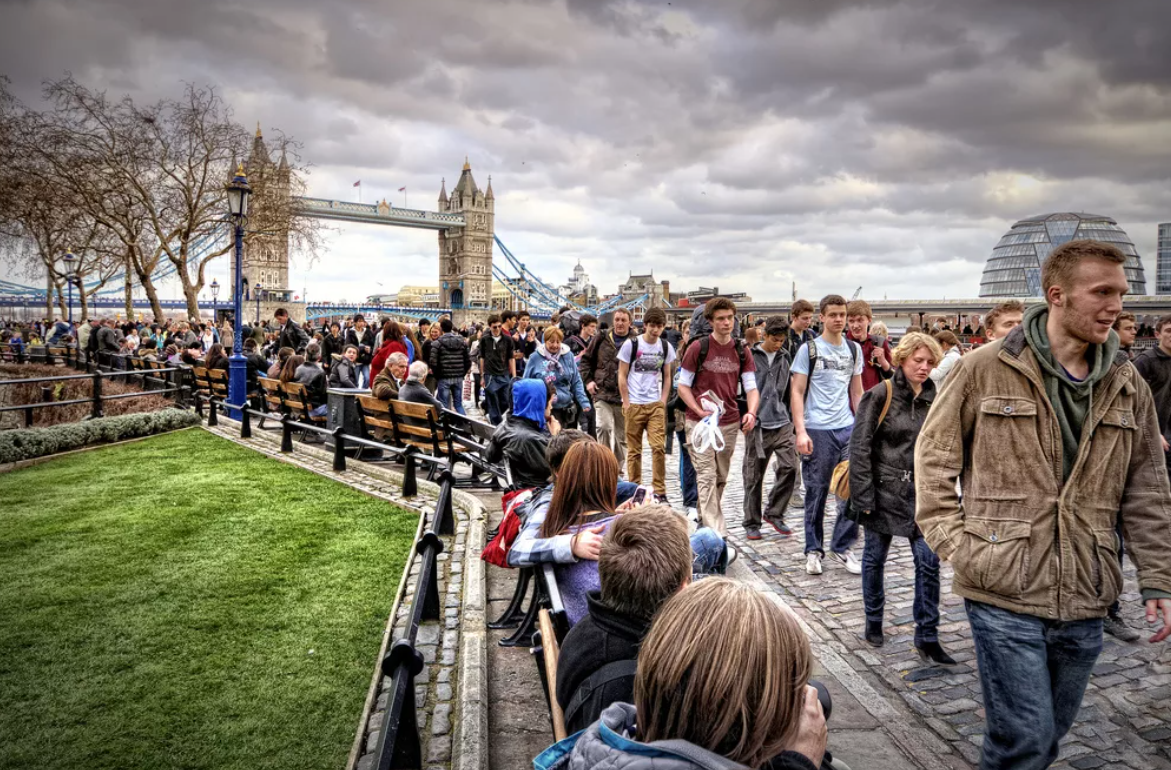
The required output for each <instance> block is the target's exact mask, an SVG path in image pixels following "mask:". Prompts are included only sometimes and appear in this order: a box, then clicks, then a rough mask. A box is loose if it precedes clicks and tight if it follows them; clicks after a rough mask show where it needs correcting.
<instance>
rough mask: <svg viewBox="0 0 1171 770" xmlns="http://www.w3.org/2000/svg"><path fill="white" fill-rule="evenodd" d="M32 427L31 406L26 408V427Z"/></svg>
mask: <svg viewBox="0 0 1171 770" xmlns="http://www.w3.org/2000/svg"><path fill="white" fill-rule="evenodd" d="M32 426H33V408H32V407H31V406H29V407H25V410H24V427H26V428H31V427H32Z"/></svg>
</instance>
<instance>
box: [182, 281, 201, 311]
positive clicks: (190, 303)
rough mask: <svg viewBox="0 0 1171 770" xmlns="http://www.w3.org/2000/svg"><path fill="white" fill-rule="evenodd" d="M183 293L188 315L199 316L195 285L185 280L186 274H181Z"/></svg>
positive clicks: (197, 295)
mask: <svg viewBox="0 0 1171 770" xmlns="http://www.w3.org/2000/svg"><path fill="white" fill-rule="evenodd" d="M183 295H184V296H185V297H186V298H187V315H188V317H190V318H200V315H199V294H198V293H197V292H196V291H195V286H194V285H193V284H192V283H191V281H189V280H187V276H183Z"/></svg>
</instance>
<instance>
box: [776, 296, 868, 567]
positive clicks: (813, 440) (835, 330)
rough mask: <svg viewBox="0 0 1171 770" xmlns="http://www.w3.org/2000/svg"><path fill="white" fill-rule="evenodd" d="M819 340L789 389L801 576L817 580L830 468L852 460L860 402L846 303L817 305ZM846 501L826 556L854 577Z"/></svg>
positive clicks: (801, 356)
mask: <svg viewBox="0 0 1171 770" xmlns="http://www.w3.org/2000/svg"><path fill="white" fill-rule="evenodd" d="M820 310H821V324H822V331H821V336H820V337H818V338H817V339H814V340H810V341H809V342H806V343H805V344H804V345H802V346H801V348H800V349H799V350H798V351H797V355H796V356H795V357H794V358H793V363H792V365H791V367H790V368H791V370H792V378H791V380H792V381H791V383H790V386H789V394H790V396H789V397H790V408H791V409H792V416H793V429H794V431H795V432H796V434H797V451H798V452H800V453H801V454H802V455H803V457H802V460H801V464H802V475H803V476H804V477H805V571H806V572H807V573H809V574H810V575H820V574H821V571H822V565H821V561H822V559H823V558H824V557H825V549H824V548H823V547H822V538H823V536H824V523H825V503H826V500H827V498H828V497H829V482H830V478H831V477H832V475H833V471H834V468H835V467H836V466H837V464H838V463H840V462H842V461H843V460H848V459H850V434H851V433H852V432H853V430H854V411H855V410H856V409H857V408H858V401H859V399H861V398H862V364H863V360H862V348H861V347H860V346H859V345H858V343H856V342H850V341H849V340H847V339H845V338H844V337H843V336H842V333H843V332H844V331H845V329H846V300H845V298H844V297H841V296H839V295H837V294H830V295H829V296H826V297H824V298H822V300H821V307H820ZM847 503H848V501H847V500H838V518H837V521H836V522H834V532H833V539H832V540H831V541H830V550H831V551H832V552H833V555H834V558H836V559H837V560H838V561H840V562H841V563H842V564H844V565H845V567H846V570H847V571H849V572H851V573H852V574H855V575H861V574H862V562H860V561H858V557H856V556H854V552H853V551H852V550H850V546H851V545H853V544H854V541H855V540H857V539H858V525H857V524H856V523H855V522H853V521H850V520H849V519H847V518H846V516H845V513H846V504H847Z"/></svg>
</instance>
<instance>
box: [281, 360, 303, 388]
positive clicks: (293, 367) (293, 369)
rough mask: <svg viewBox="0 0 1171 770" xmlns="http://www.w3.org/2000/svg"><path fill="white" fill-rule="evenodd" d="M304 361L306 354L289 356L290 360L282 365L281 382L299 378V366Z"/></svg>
mask: <svg viewBox="0 0 1171 770" xmlns="http://www.w3.org/2000/svg"><path fill="white" fill-rule="evenodd" d="M303 363H305V356H289V360H288V361H285V365H284V366H282V367H281V377H280V380H281V382H292V381H293V380H295V379H297V367H298V366H300V365H301V364H303Z"/></svg>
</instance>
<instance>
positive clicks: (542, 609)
mask: <svg viewBox="0 0 1171 770" xmlns="http://www.w3.org/2000/svg"><path fill="white" fill-rule="evenodd" d="M534 582H535V583H536V585H537V589H538V591H537V596H535V597H534V599H533V601H534V604H536V605H537V614H536V621H537V630H536V632H535V633H534V634H533V646H532V650H531V652H532V654H533V660H534V661H535V662H536V664H537V676H538V677H539V678H540V680H541V688H542V689H543V690H544V691H545V702H546V704H547V705H548V707H549V721H550V722H552V725H553V740H554V741H559V740H562V739H563V738H565V737H566V730H565V714H564V713H562V710H561V705H560V704H559V703H558V702H557V658H558V657H559V656H560V654H561V643H562V642H564V641H565V636H566V634H568V633H569V617H568V615H566V613H565V605H564V604H563V603H562V601H561V591H560V589H559V588H558V586H557V577H556V574H555V573H554V571H553V565H552V564H547V563H546V564H542V565H541V569H539V570H536V580H535V581H534Z"/></svg>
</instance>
